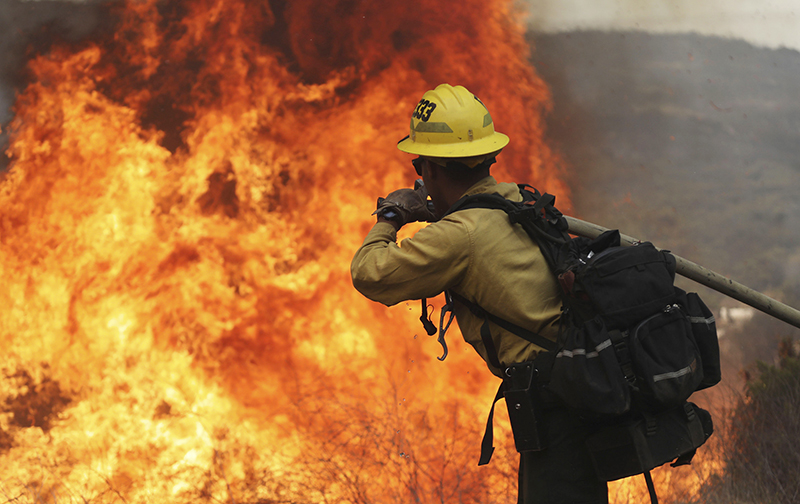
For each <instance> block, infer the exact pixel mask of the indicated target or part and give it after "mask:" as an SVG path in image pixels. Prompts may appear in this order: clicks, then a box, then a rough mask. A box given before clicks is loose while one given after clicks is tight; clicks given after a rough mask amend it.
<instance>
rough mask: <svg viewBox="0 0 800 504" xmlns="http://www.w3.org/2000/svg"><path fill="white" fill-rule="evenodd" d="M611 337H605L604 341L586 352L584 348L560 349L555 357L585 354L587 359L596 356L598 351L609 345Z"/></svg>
mask: <svg viewBox="0 0 800 504" xmlns="http://www.w3.org/2000/svg"><path fill="white" fill-rule="evenodd" d="M611 344H612V343H611V339H607V340H605V341H604V342H602V343H600V344H599V345H597V346H596V347H594V351H592V352H587V351H586V349H585V348H576V349H574V350H561V351H560V352H558V353H557V354H556V358H559V357H570V358H572V357H575V356H576V355H585V356H586V358H587V359H592V358H594V357H598V356H599V355H600V352H602V351H603V350H605V349H606V348H608V347H610V346H611Z"/></svg>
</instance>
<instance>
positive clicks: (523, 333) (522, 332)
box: [450, 291, 558, 369]
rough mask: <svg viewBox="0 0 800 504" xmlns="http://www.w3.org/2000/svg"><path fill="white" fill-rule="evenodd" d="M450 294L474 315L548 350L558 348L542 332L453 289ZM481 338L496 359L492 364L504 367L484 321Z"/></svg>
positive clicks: (493, 358) (490, 357)
mask: <svg viewBox="0 0 800 504" xmlns="http://www.w3.org/2000/svg"><path fill="white" fill-rule="evenodd" d="M450 296H451V297H452V298H453V299H454V300H456V301H458V302H459V303H461V304H463V305H464V306H466V307H467V308H469V311H471V312H472V314H473V315H475V316H476V317H478V318H482V319H484V321H491V322H493V323H494V324H497V325H498V326H500V327H502V328H503V329H505V330H506V331H508V332H510V333H512V334H515V335H517V336H519V337H520V338H522V339H524V340H526V341H528V342H530V343H533V344H534V345H538V346H539V347H541V348H544V349H545V350H547V351H548V352H554V351H555V350H557V349H558V348H557V345H556V342H555V341H553V340H550V339H547V338H545V337H544V336H542V335H541V334H539V333H535V332H533V331H530V330H528V329H525V328H524V327H522V326H518V325H517V324H514V323H513V322H509V321H508V320H506V319H503V318H500V317H498V316H497V315H493V314H491V313H489V312H488V311H486V310H484V309H483V308H481V307H480V306H479V305H477V304H476V303H473V302H472V301H470V300H468V299H467V298H465V297H464V296H462V295H460V294H457V293H455V292H452V291H451V292H450ZM484 334H486V335H487V336H488V337H485V336H484ZM481 339H482V340H483V344H484V346H486V351H487V353H489V354H490V355H489V359H490V361H491V360H494V361H496V363H495V362H492V364H493V365H495V366H496V367H498V368H500V369H502V366H501V365H500V362H499V361H500V359H499V358H498V355H497V350H496V349H495V348H494V341H493V340H492V338H491V334H490V332H489V326H488V324H487V323H486V322H484V324H483V327H481ZM487 339H488V341H487ZM490 349H491V350H494V356H492V355H491V353H492V352H491V351H490Z"/></svg>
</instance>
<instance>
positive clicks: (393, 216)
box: [373, 183, 434, 226]
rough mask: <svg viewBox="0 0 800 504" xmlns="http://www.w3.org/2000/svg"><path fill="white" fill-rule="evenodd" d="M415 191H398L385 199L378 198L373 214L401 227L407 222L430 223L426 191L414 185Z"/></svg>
mask: <svg viewBox="0 0 800 504" xmlns="http://www.w3.org/2000/svg"><path fill="white" fill-rule="evenodd" d="M415 187H416V189H398V190H397V191H392V192H390V193H389V194H388V195H387V196H386V197H385V198H378V208H377V209H376V210H375V212H373V215H375V214H377V215H378V217H383V218H384V219H387V220H391V221H394V222H396V223H397V224H399V225H400V226H403V225H404V224H407V223H409V222H416V221H432V220H434V216H433V213H432V212H431V211H430V209H429V206H428V190H427V189H426V188H425V185H424V184H421V183H420V184H415Z"/></svg>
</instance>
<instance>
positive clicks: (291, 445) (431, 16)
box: [0, 0, 568, 502]
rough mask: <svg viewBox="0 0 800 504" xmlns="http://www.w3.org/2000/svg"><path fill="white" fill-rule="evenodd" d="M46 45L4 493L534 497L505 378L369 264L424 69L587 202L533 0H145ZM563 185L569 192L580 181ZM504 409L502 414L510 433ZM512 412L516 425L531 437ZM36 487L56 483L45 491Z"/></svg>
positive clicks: (18, 271)
mask: <svg viewBox="0 0 800 504" xmlns="http://www.w3.org/2000/svg"><path fill="white" fill-rule="evenodd" d="M110 14H111V15H113V16H114V17H115V19H117V23H118V24H117V25H116V28H115V29H114V31H113V36H102V35H101V36H99V37H98V39H96V40H93V41H86V42H82V43H80V44H78V45H73V46H63V45H57V46H53V47H51V48H50V50H49V51H48V52H47V53H44V54H40V55H38V56H36V57H35V58H34V59H32V60H31V61H30V63H29V72H30V76H31V78H30V84H29V85H28V86H27V88H26V89H25V90H24V91H23V92H22V93H21V94H20V96H19V98H18V102H17V104H16V106H15V118H14V120H13V122H12V124H11V126H10V128H9V129H10V132H9V133H10V138H11V142H10V148H9V150H8V154H9V156H10V157H11V166H10V170H9V172H8V174H7V176H6V178H5V180H4V181H3V182H2V185H1V186H0V188H1V190H0V226H2V227H1V228H0V242H2V246H1V247H0V272H2V277H3V279H4V288H3V289H2V290H0V303H2V305H3V306H4V314H3V315H4V316H3V317H2V318H0V338H2V342H3V346H4V350H5V351H4V352H3V356H2V368H3V369H4V379H3V380H2V382H1V383H2V391H1V392H0V397H3V398H4V401H5V404H6V408H4V410H3V411H4V414H3V415H2V416H0V466H2V467H4V468H6V469H5V470H4V474H3V478H2V480H0V489H2V490H3V491H4V492H5V493H6V495H17V496H24V497H27V498H28V499H29V500H31V501H37V502H38V500H41V501H46V502H51V501H52V502H62V501H65V500H70V501H71V499H76V500H79V499H84V500H92V501H97V502H117V501H120V502H123V501H124V502H190V501H191V502H197V501H206V500H228V501H235V502H276V501H279V500H280V501H287V502H288V501H292V502H295V501H304V502H305V501H309V502H311V501H314V502H316V501H322V500H325V502H389V501H392V502H394V501H409V500H411V499H414V498H416V499H419V500H421V501H423V502H424V501H432V500H436V501H439V502H503V501H507V502H511V501H513V500H514V498H515V497H514V494H515V491H516V477H515V476H514V471H515V467H516V454H515V453H513V447H510V448H509V447H508V446H505V447H498V452H497V454H496V455H495V461H494V462H493V463H492V465H491V466H490V467H489V468H477V467H476V466H475V462H476V460H477V449H478V444H479V439H480V434H479V430H480V427H481V425H482V422H483V419H484V415H485V413H486V408H487V406H488V403H489V400H490V398H491V397H492V393H493V389H494V387H495V386H496V384H495V383H494V382H493V380H491V379H490V378H489V374H488V372H487V371H485V369H483V365H482V363H481V362H480V361H479V359H478V357H477V356H475V355H473V352H471V350H468V349H467V348H466V345H463V344H459V343H458V339H459V335H458V334H457V332H453V333H452V334H451V335H450V341H451V356H450V357H449V359H448V361H447V362H446V363H445V364H441V363H439V362H437V361H436V360H435V359H434V358H433V357H434V356H436V355H438V354H437V352H438V351H439V348H438V346H437V345H436V344H435V343H434V342H433V340H429V339H427V338H422V337H421V336H420V337H417V334H419V335H422V334H423V333H422V332H421V331H420V325H419V322H418V320H417V317H418V305H417V304H409V305H401V306H398V307H394V308H392V309H386V308H385V307H383V306H379V305H375V304H373V303H370V302H368V301H366V300H364V299H363V298H361V297H360V296H359V295H358V294H357V293H356V292H355V291H354V290H353V289H352V287H351V285H350V280H349V270H348V266H349V261H350V258H351V255H352V253H353V252H354V250H355V248H356V247H357V246H358V244H359V243H360V241H361V239H362V237H363V236H364V235H365V234H366V232H367V230H368V229H369V226H370V225H371V222H372V218H371V217H370V212H371V210H372V209H373V207H374V201H375V198H376V197H377V196H378V195H381V194H385V193H386V192H387V191H389V190H391V189H394V188H396V187H399V186H408V185H410V183H411V181H412V180H413V170H411V167H410V166H409V163H408V159H407V158H406V156H405V155H403V154H402V153H400V152H399V151H397V150H396V148H395V142H396V141H397V140H398V139H400V138H401V137H402V136H404V135H405V134H406V128H407V123H408V115H409V114H410V112H411V111H412V110H413V108H414V105H415V103H416V101H417V100H418V98H419V96H421V95H422V93H423V92H424V91H425V90H426V89H429V88H431V87H433V86H435V85H436V84H438V83H440V82H451V83H453V84H456V83H457V84H463V85H465V86H467V87H468V88H469V89H470V90H472V91H473V92H475V93H476V94H477V95H478V96H480V97H481V98H482V99H483V100H484V101H485V102H486V103H487V104H489V107H490V109H491V110H492V114H493V116H494V118H495V122H496V123H497V124H498V128H499V129H500V130H501V131H503V132H505V133H507V134H509V136H510V137H511V138H512V143H511V145H510V146H509V147H508V148H507V150H506V151H505V152H504V153H503V154H502V156H501V162H500V163H499V165H500V166H499V167H498V168H497V170H496V171H497V173H498V175H499V178H501V179H506V180H519V181H527V182H531V183H534V184H536V185H537V186H538V187H540V188H541V189H545V190H547V191H549V192H551V193H556V194H559V195H561V198H560V199H561V200H564V199H565V198H568V193H567V190H566V187H565V184H564V183H563V177H562V175H561V174H560V173H559V172H558V166H559V163H558V160H557V159H556V157H555V156H554V155H553V154H552V153H551V152H550V150H549V149H548V148H547V146H546V145H545V144H544V143H543V139H542V119H541V114H542V111H545V110H547V109H548V107H549V101H548V100H549V94H548V91H547V89H546V87H545V85H544V84H543V82H542V81H541V80H540V79H539V78H538V77H537V76H536V75H535V73H534V71H533V69H532V67H531V66H530V65H529V63H528V62H527V60H526V57H527V53H526V51H527V45H526V43H525V41H524V39H523V36H522V29H521V27H520V26H519V25H518V24H516V22H515V21H514V19H515V17H516V14H517V13H515V12H513V11H512V9H511V7H510V2H505V1H502V0H496V1H489V2H487V1H485V0H480V1H478V0H461V1H460V2H458V3H457V4H456V3H455V2H449V1H447V2H443V1H434V0H426V1H424V2H391V4H390V5H387V3H386V2H372V3H369V2H350V1H339V2H314V1H311V0H293V1H292V2H284V1H277V0H276V1H271V2H268V3H258V5H256V2H245V1H244V0H238V1H233V0H225V1H222V0H187V1H181V2H157V1H155V0H148V1H140V0H129V1H127V2H125V3H124V4H123V5H122V6H120V7H118V8H116V7H115V8H113V9H112V10H111V11H110ZM560 206H561V207H564V209H565V210H567V209H568V208H566V207H568V202H565V201H561V205H560ZM503 429H507V426H501V428H500V429H499V430H501V431H502V430H503ZM507 434H508V433H507V432H505V433H504V432H498V435H499V437H500V438H501V439H505V440H509V439H510V436H508V435H507ZM37 499H38V500H37Z"/></svg>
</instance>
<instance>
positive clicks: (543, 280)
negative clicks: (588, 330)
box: [350, 177, 561, 377]
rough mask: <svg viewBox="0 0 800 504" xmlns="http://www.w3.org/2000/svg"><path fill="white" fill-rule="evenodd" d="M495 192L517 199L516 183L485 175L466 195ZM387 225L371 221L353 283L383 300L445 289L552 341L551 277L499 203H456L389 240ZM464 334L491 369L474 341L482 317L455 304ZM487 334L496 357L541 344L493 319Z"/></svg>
mask: <svg viewBox="0 0 800 504" xmlns="http://www.w3.org/2000/svg"><path fill="white" fill-rule="evenodd" d="M481 193H488V194H491V193H498V194H500V195H501V196H503V197H505V198H508V199H512V200H515V201H521V200H522V196H521V195H520V193H519V189H518V187H517V185H516V184H509V183H501V184H498V183H497V181H496V180H495V179H494V178H493V177H486V178H484V179H482V180H481V181H479V182H478V183H476V184H475V185H474V186H472V187H471V188H470V189H469V190H468V191H467V192H466V193H465V195H473V194H481ZM396 238H397V235H396V232H395V230H394V227H393V226H392V225H391V224H389V223H386V222H379V223H377V224H375V226H373V228H372V229H371V230H370V232H369V234H367V237H366V238H365V239H364V243H363V244H362V245H361V247H360V248H359V249H358V251H357V252H356V254H355V257H353V261H352V263H351V265H350V272H351V275H352V278H353V285H354V286H355V288H356V289H358V291H359V292H361V293H362V294H363V295H364V296H366V297H367V298H369V299H371V300H373V301H378V302H380V303H383V304H385V305H387V306H391V305H394V304H397V303H399V302H402V301H407V300H412V299H421V298H428V297H434V296H436V295H438V294H441V293H442V292H443V291H444V290H447V289H450V290H452V291H453V292H456V293H457V294H460V295H461V296H463V297H465V298H466V299H468V300H469V301H472V302H473V303H476V304H478V305H479V306H481V307H482V308H483V309H485V310H486V311H488V312H490V313H492V314H494V315H496V316H498V317H501V318H504V319H506V320H508V321H509V322H513V323H514V324H517V325H519V326H522V327H525V328H527V329H529V330H531V331H534V332H537V333H539V334H541V335H542V336H545V337H547V338H549V339H552V340H555V337H556V334H557V332H558V321H559V317H560V314H561V299H560V297H559V291H558V290H559V286H558V283H557V281H556V279H555V277H554V276H553V274H552V273H551V272H550V269H549V268H548V267H547V263H546V262H545V259H544V257H543V256H542V254H541V252H540V251H539V248H538V246H537V245H536V244H535V243H534V242H533V241H532V240H531V239H530V237H528V235H527V234H526V233H525V231H524V230H523V229H522V227H521V226H518V225H512V224H511V223H510V222H509V221H508V215H507V214H506V213H505V212H503V211H502V210H491V209H485V208H472V209H467V210H459V211H457V212H454V213H453V214H450V215H448V216H446V217H444V218H443V219H441V220H439V221H438V222H434V223H432V224H430V225H428V226H427V227H425V228H423V229H421V230H419V231H418V232H417V233H416V234H415V235H414V237H413V238H408V239H405V240H403V241H402V242H401V244H400V246H398V245H397V243H396ZM454 312H455V315H456V321H457V322H458V326H459V328H460V329H461V333H462V334H463V336H464V339H465V340H466V341H467V343H469V344H470V345H472V346H473V347H474V348H475V350H476V351H477V352H478V353H479V354H480V356H481V357H482V358H483V360H484V361H486V364H487V366H488V367H489V369H490V370H491V371H492V373H494V374H495V375H497V376H500V377H502V370H500V369H496V368H494V366H492V365H491V364H490V360H489V358H488V356H487V353H486V349H485V347H484V344H483V342H482V341H481V336H480V328H481V325H482V324H483V319H480V318H478V317H476V316H475V315H473V314H472V313H471V312H470V311H469V309H467V308H466V307H465V306H463V305H461V304H459V303H455V307H454ZM490 326H491V333H492V338H493V340H494V345H495V348H496V349H497V352H498V357H499V360H500V362H501V363H503V364H512V363H515V362H523V361H526V360H530V359H532V358H533V357H535V356H536V353H537V352H538V351H541V350H542V349H541V348H540V347H538V346H536V345H534V344H532V343H529V342H528V341H526V340H524V339H522V338H520V337H518V336H516V335H514V334H512V333H509V332H507V331H505V330H504V329H501V328H500V327H498V326H496V325H495V324H491V325H490Z"/></svg>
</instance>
